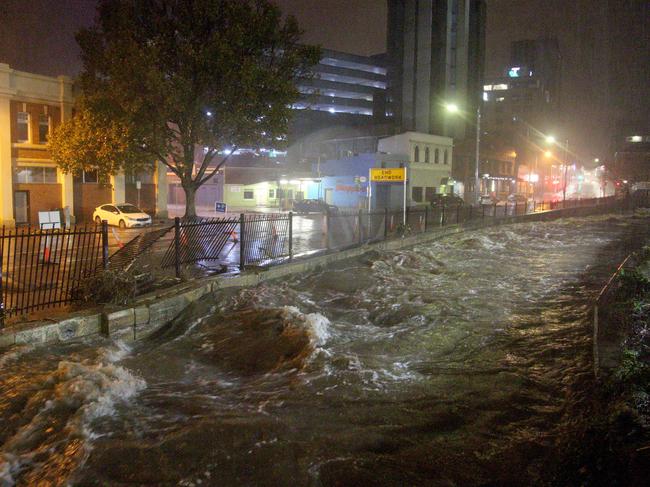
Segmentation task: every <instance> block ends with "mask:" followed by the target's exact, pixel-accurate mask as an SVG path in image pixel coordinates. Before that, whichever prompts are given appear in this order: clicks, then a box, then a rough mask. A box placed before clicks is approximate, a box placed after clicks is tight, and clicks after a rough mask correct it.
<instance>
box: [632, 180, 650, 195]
mask: <svg viewBox="0 0 650 487" xmlns="http://www.w3.org/2000/svg"><path fill="white" fill-rule="evenodd" d="M639 191H643V192H648V191H650V181H639V182H638V183H634V184H633V185H632V188H631V192H632V193H636V192H639Z"/></svg>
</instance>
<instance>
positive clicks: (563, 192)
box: [562, 139, 569, 208]
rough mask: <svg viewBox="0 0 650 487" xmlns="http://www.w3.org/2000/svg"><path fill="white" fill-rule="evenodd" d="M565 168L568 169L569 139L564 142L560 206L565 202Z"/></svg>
mask: <svg viewBox="0 0 650 487" xmlns="http://www.w3.org/2000/svg"><path fill="white" fill-rule="evenodd" d="M567 169H569V139H567V140H566V142H565V144H564V186H563V188H562V208H564V206H565V202H566V183H567Z"/></svg>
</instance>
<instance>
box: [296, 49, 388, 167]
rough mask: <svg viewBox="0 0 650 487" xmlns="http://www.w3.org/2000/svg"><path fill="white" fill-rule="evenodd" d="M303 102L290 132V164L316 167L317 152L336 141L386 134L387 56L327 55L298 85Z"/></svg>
mask: <svg viewBox="0 0 650 487" xmlns="http://www.w3.org/2000/svg"><path fill="white" fill-rule="evenodd" d="M297 87H298V90H299V91H300V93H301V94H302V96H301V99H300V100H298V101H297V102H296V103H294V104H293V108H294V109H295V112H294V116H293V121H292V123H291V127H290V130H289V144H290V147H289V159H291V160H297V161H300V160H303V161H305V162H307V161H309V162H310V161H312V160H313V159H314V158H315V157H317V156H318V155H317V154H315V149H314V147H315V146H316V145H318V144H319V143H320V142H321V141H323V140H326V139H331V138H336V137H351V136H356V135H376V134H378V133H385V132H386V130H387V125H386V123H387V119H388V118H390V115H391V114H390V112H389V111H388V108H387V106H386V99H387V95H386V92H387V67H386V61H385V55H377V56H359V55H355V54H348V53H343V52H338V51H332V50H327V49H325V50H323V56H322V58H321V60H320V62H319V63H318V64H317V65H316V66H314V68H313V76H312V77H311V78H309V79H299V80H297Z"/></svg>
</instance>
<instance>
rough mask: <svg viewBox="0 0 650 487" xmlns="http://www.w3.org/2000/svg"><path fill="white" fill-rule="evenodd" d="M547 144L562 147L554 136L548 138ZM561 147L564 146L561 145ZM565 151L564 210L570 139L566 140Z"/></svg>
mask: <svg viewBox="0 0 650 487" xmlns="http://www.w3.org/2000/svg"><path fill="white" fill-rule="evenodd" d="M546 142H548V143H549V144H556V145H560V144H559V143H558V142H557V141H556V139H555V137H553V136H552V135H547V136H546ZM560 147H562V146H561V145H560ZM563 149H564V161H563V162H564V185H563V186H562V207H563V208H564V205H565V203H566V183H567V170H568V169H569V139H566V141H565V143H564V147H563Z"/></svg>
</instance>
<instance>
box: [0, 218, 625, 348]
mask: <svg viewBox="0 0 650 487" xmlns="http://www.w3.org/2000/svg"><path fill="white" fill-rule="evenodd" d="M612 209H613V208H611V207H606V206H602V207H578V208H567V209H564V210H551V211H546V212H540V213H533V214H528V215H517V216H509V217H504V218H501V219H499V220H491V219H486V220H485V221H478V222H472V223H469V224H459V225H449V226H445V227H441V228H438V229H434V230H432V231H429V232H427V233H422V234H417V235H412V236H409V237H405V238H401V239H393V240H386V241H380V242H376V243H370V244H365V245H362V246H360V247H355V248H350V249H346V250H342V251H333V252H329V253H323V254H317V255H315V256H309V257H307V258H305V259H296V260H294V261H292V262H287V263H285V264H283V265H279V266H270V267H265V268H259V269H253V270H250V271H247V272H244V273H243V274H239V275H236V276H223V275H219V276H213V277H208V278H204V279H200V280H196V281H190V282H184V283H181V284H178V285H176V286H173V287H171V288H169V289H166V290H163V291H154V292H152V293H149V294H147V295H144V296H141V297H139V298H138V299H137V300H135V301H134V303H132V305H130V306H128V307H115V306H106V307H104V308H101V309H93V310H86V311H81V312H78V313H71V314H70V315H68V316H67V317H66V318H64V319H62V320H59V321H41V322H33V323H25V324H19V325H15V326H11V327H8V328H6V329H3V330H0V349H2V348H7V347H10V346H12V345H14V344H28V343H30V344H45V343H51V342H66V341H69V340H74V339H78V338H81V337H85V336H89V335H97V334H100V333H101V334H103V335H106V336H110V337H115V338H120V339H123V340H127V341H130V340H137V339H141V338H143V337H146V336H148V335H150V334H151V333H153V332H154V331H156V330H157V329H159V328H160V327H162V326H163V325H165V324H167V323H169V322H170V321H171V320H173V319H174V318H176V317H177V316H178V315H179V314H180V313H181V312H182V311H183V310H184V309H185V308H187V306H189V305H190V304H191V303H193V302H194V301H196V300H198V299H200V298H202V297H203V296H205V295H206V294H209V293H212V292H216V291H217V290H219V289H224V288H237V287H251V286H256V285H258V284H260V283H262V282H265V281H270V280H273V279H278V278H281V277H286V276H290V275H295V274H302V273H305V272H310V271H313V270H317V269H322V268H324V267H326V266H327V265H328V264H331V263H333V262H341V261H344V260H349V259H354V258H357V257H360V256H362V255H364V254H365V253H367V252H369V251H371V250H399V249H403V248H408V247H413V246H414V245H418V244H423V243H427V242H431V241H434V240H439V239H441V238H444V237H446V236H449V235H453V234H458V233H462V232H465V231H469V230H477V229H481V228H485V227H490V226H495V225H505V224H509V223H517V222H528V221H531V222H532V221H546V220H552V219H556V218H560V217H562V216H569V217H572V216H588V215H593V214H599V213H606V212H608V211H611V210H612Z"/></svg>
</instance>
